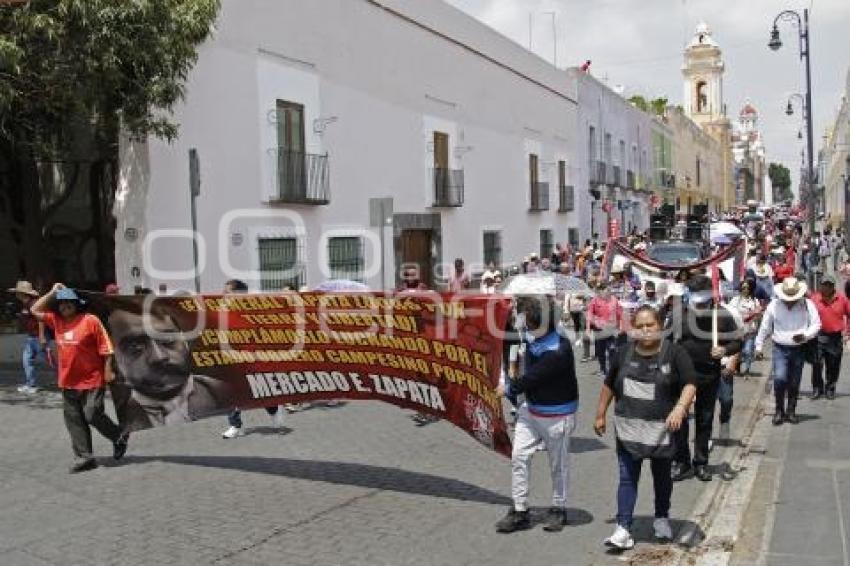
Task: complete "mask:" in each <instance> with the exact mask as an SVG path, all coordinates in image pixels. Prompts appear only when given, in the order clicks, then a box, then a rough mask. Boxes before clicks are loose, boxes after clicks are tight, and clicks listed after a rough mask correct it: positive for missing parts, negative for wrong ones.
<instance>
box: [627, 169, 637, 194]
mask: <svg viewBox="0 0 850 566" xmlns="http://www.w3.org/2000/svg"><path fill="white" fill-rule="evenodd" d="M626 188H627V189H634V188H635V172H634V171H632V170H630V169H627V170H626Z"/></svg>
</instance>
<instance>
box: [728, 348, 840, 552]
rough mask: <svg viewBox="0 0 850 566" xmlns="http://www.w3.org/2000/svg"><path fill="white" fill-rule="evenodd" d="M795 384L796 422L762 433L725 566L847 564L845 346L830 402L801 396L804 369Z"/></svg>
mask: <svg viewBox="0 0 850 566" xmlns="http://www.w3.org/2000/svg"><path fill="white" fill-rule="evenodd" d="M802 389H803V399H801V400H800V405H799V406H798V412H799V413H800V418H801V422H800V424H799V425H797V426H791V425H783V426H781V427H771V430H770V433H769V434H768V437H767V442H766V445H765V447H764V448H765V457H764V458H763V460H762V463H761V465H760V466H759V471H758V476H757V478H756V488H755V490H754V492H753V495H752V499H751V501H750V505H749V508H748V509H747V515H746V520H745V525H746V528H745V529H744V531H743V532H742V533H741V535H742V536H741V541H740V544H739V545H738V547H736V550H735V552H734V554H733V556H732V558H733V559H732V564H739V565H741V566H743V565H745V564H746V565H749V564H765V565H770V566H792V565H795V566H796V565H798V564H812V565H818V566H820V565H823V566H850V552H848V546H850V538H848V529H850V524H848V520H850V351H848V350H846V349H845V351H844V359H843V363H842V371H841V377H840V378H839V381H838V396H837V397H836V399H835V400H833V401H827V400H825V399H819V400H817V401H811V400H809V399H808V395H809V393H810V392H811V381H810V370H808V369H807V370H806V371H805V372H804V374H803V385H802ZM770 412H772V406H771V409H770ZM765 418H770V415H766V416H765Z"/></svg>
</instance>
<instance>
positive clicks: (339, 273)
mask: <svg viewBox="0 0 850 566" xmlns="http://www.w3.org/2000/svg"><path fill="white" fill-rule="evenodd" d="M365 262H366V260H365V258H364V253H363V238H359V237H357V236H346V237H339V238H328V270H329V271H330V278H331V279H350V280H352V281H360V282H361V283H363V279H364V277H363V269H364V267H363V266H364V264H365Z"/></svg>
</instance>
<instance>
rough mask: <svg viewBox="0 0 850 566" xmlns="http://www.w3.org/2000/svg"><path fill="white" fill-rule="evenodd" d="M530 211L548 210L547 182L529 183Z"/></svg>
mask: <svg viewBox="0 0 850 566" xmlns="http://www.w3.org/2000/svg"><path fill="white" fill-rule="evenodd" d="M528 209H529V210H531V211H541V210H549V183H531V206H530V207H529V208H528Z"/></svg>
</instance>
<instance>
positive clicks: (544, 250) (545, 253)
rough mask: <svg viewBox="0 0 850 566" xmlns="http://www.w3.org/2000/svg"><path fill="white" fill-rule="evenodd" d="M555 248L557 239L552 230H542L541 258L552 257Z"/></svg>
mask: <svg viewBox="0 0 850 566" xmlns="http://www.w3.org/2000/svg"><path fill="white" fill-rule="evenodd" d="M554 249H555V239H554V237H553V236H552V230H541V231H540V259H543V258H544V257H551V255H552V252H553V251H554Z"/></svg>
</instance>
